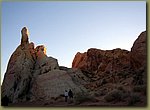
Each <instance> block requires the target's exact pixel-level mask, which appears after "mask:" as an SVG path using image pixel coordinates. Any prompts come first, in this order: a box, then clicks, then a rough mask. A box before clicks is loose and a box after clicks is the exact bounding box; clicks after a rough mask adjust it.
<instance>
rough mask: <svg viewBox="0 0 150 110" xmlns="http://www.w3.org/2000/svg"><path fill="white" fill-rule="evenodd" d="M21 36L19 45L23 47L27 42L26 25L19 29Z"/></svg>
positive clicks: (27, 32)
mask: <svg viewBox="0 0 150 110" xmlns="http://www.w3.org/2000/svg"><path fill="white" fill-rule="evenodd" d="M21 34H22V38H21V46H22V47H25V46H26V44H29V40H28V39H29V38H28V37H29V30H28V28H27V27H23V28H22V30H21Z"/></svg>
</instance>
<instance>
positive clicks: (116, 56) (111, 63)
mask: <svg viewBox="0 0 150 110" xmlns="http://www.w3.org/2000/svg"><path fill="white" fill-rule="evenodd" d="M72 67H73V68H79V69H81V70H82V71H87V72H89V73H91V74H93V77H94V76H95V75H94V74H101V73H102V72H109V73H110V72H119V71H121V70H122V69H123V68H129V67H130V56H129V51H127V50H122V49H114V50H106V51H105V50H100V49H94V48H91V49H89V50H88V51H87V52H85V53H83V54H82V53H77V54H76V56H75V58H74V60H73V63H72Z"/></svg>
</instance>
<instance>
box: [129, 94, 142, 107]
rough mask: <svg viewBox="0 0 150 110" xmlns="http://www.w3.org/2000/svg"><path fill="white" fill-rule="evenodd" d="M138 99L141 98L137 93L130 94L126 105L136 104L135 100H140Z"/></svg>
mask: <svg viewBox="0 0 150 110" xmlns="http://www.w3.org/2000/svg"><path fill="white" fill-rule="evenodd" d="M140 101H141V98H140V97H139V95H137V94H131V95H130V99H129V101H128V105H129V106H132V105H134V104H136V103H137V102H140Z"/></svg>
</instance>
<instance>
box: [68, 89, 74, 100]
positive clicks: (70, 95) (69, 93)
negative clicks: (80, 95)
mask: <svg viewBox="0 0 150 110" xmlns="http://www.w3.org/2000/svg"><path fill="white" fill-rule="evenodd" d="M68 96H69V98H70V99H72V98H73V92H72V91H71V89H69V92H68Z"/></svg>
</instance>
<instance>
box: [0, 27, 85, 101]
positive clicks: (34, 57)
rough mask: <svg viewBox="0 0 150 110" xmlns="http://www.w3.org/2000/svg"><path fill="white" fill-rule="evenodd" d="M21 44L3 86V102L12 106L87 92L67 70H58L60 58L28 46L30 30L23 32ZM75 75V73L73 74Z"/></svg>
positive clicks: (11, 60)
mask: <svg viewBox="0 0 150 110" xmlns="http://www.w3.org/2000/svg"><path fill="white" fill-rule="evenodd" d="M21 33H22V38H21V44H20V45H19V46H18V47H17V49H16V50H15V52H14V53H13V54H12V55H11V58H10V60H9V63H8V67H7V71H6V73H5V76H4V80H3V83H2V99H3V98H4V97H8V99H9V102H10V103H19V102H24V101H27V100H30V101H34V100H38V99H41V98H43V99H44V100H46V99H47V98H51V97H58V96H60V95H61V94H63V93H64V90H65V89H71V88H72V89H73V90H74V91H76V92H81V91H84V90H86V89H85V88H84V87H82V85H81V86H77V85H76V84H75V83H74V82H73V81H72V78H71V76H70V75H69V73H68V72H67V71H64V70H59V65H58V61H57V59H55V58H53V57H48V56H47V55H46V48H45V46H44V45H40V46H37V47H36V48H35V47H34V43H33V42H31V43H29V40H28V39H29V38H28V37H29V35H28V29H27V28H26V27H24V28H23V29H22V30H21ZM70 74H73V73H70Z"/></svg>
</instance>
